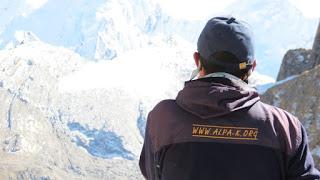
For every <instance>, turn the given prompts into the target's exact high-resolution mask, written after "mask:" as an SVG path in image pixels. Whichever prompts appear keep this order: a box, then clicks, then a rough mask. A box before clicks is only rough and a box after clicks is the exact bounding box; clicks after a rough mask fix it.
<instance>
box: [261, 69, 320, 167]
mask: <svg viewBox="0 0 320 180" xmlns="http://www.w3.org/2000/svg"><path fill="white" fill-rule="evenodd" d="M319 89H320V66H317V67H316V68H314V69H312V70H310V71H305V72H304V73H303V74H302V75H300V76H297V77H296V78H294V79H292V80H289V81H287V82H285V83H282V84H279V85H276V86H274V87H273V88H271V89H269V90H268V91H267V92H266V93H264V94H263V95H262V101H263V102H265V103H268V104H272V105H275V106H278V107H281V108H283V109H286V110H287V111H289V112H291V113H292V114H294V115H295V116H297V117H298V118H299V119H300V121H301V122H302V123H303V125H304V126H305V128H306V130H307V132H308V135H309V141H310V148H311V150H312V153H313V155H314V159H315V162H316V164H317V167H318V168H320V138H319V137H320V90H319Z"/></svg>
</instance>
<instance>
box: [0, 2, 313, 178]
mask: <svg viewBox="0 0 320 180" xmlns="http://www.w3.org/2000/svg"><path fill="white" fill-rule="evenodd" d="M30 2H31V1H29V0H28V1H21V0H3V1H2V2H1V4H0V99H1V101H0V129H1V131H0V147H1V149H0V179H3V178H5V179H10V178H16V179H19V178H20V179H28V178H29V179H30V178H31V179H32V178H33V179H141V175H140V173H139V170H138V164H137V163H138V162H137V161H138V157H139V153H140V149H141V146H142V142H143V133H144V128H145V121H146V116H147V113H148V112H149V111H150V110H151V109H152V108H153V106H154V105H155V104H156V103H157V102H158V101H160V100H162V99H165V98H174V97H175V96H176V94H177V92H178V90H179V89H181V88H182V86H183V82H184V81H185V80H188V78H189V74H190V72H191V71H192V69H193V68H194V65H193V60H192V53H193V51H194V50H195V41H196V39H197V37H198V34H199V33H200V30H201V29H202V28H203V26H204V23H205V22H206V20H203V21H193V20H192V21H190V20H187V19H175V18H174V17H170V16H168V15H166V14H165V13H164V11H163V10H162V7H161V5H159V4H157V3H156V2H154V1H151V0H92V1H90V2H89V1H86V0H70V1H62V0H42V1H39V2H41V4H40V5H39V4H30ZM34 2H36V1H34ZM277 8H279V9H281V10H277ZM227 11H228V12H230V14H233V15H236V16H240V17H241V18H243V19H245V20H247V21H248V22H250V24H252V26H253V29H254V33H255V36H256V37H257V41H258V42H257V56H258V59H259V60H260V63H259V64H260V68H258V71H259V72H260V73H266V74H268V75H271V76H273V77H275V76H276V74H273V73H275V71H276V70H277V68H276V66H277V63H278V61H279V64H280V60H281V58H282V56H283V54H281V50H282V49H283V50H284V51H285V49H286V48H287V47H295V46H298V47H300V46H304V45H306V44H307V45H309V43H310V44H311V43H312V37H313V36H314V31H315V26H316V20H308V19H306V18H304V17H303V16H302V14H301V13H299V11H297V10H296V9H295V8H294V7H293V6H291V5H290V4H288V2H287V1H279V0H270V1H255V3H252V1H246V0H241V1H236V2H235V3H234V4H233V5H231V6H230V7H229V8H228V10H227ZM213 14H214V13H213ZM313 22H315V24H313ZM299 24H300V25H299ZM313 27H314V29H313ZM284 32H285V33H284ZM297 32H298V35H297ZM267 36H268V37H267ZM309 41H310V42H309ZM301 44H302V45H301ZM310 46H311V45H310ZM270 52H273V53H270ZM268 53H269V54H268ZM111 59H112V61H104V60H111ZM269 60H270V61H269ZM269 62H270V64H271V65H272V68H269V65H270V64H269ZM250 82H251V83H252V84H254V85H261V84H265V83H270V82H273V79H272V78H270V77H268V76H265V75H261V74H259V73H255V74H254V76H253V77H252V79H251V80H250Z"/></svg>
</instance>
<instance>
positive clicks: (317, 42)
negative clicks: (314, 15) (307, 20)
mask: <svg viewBox="0 0 320 180" xmlns="http://www.w3.org/2000/svg"><path fill="white" fill-rule="evenodd" d="M311 60H312V61H313V62H315V65H318V64H320V22H319V25H318V29H317V32H316V37H315V39H314V42H313V47H312V54H311Z"/></svg>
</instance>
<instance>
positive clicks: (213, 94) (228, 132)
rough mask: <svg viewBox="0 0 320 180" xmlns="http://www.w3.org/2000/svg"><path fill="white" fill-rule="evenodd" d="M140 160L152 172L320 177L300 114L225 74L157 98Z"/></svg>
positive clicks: (174, 176)
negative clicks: (172, 95) (268, 100)
mask: <svg viewBox="0 0 320 180" xmlns="http://www.w3.org/2000/svg"><path fill="white" fill-rule="evenodd" d="M139 164H140V169H141V172H142V174H143V175H144V176H145V178H146V179H152V180H153V179H162V180H300V179H301V180H302V179H303V180H315V179H320V175H319V172H318V171H317V170H316V169H315V168H314V162H313V159H312V156H311V154H310V151H309V148H308V142H307V135H306V131H305V130H304V128H303V126H302V125H301V123H300V122H299V120H298V119H297V118H296V117H294V116H293V115H291V114H290V113H288V112H286V111H284V110H282V109H280V108H277V107H274V106H270V105H267V104H264V103H262V102H261V101H260V98H259V95H258V93H257V92H256V91H255V90H254V89H252V88H250V87H248V86H247V85H244V83H243V84H235V83H234V82H233V81H231V80H229V79H227V78H217V77H211V78H204V79H198V80H194V81H188V82H186V84H185V87H184V89H183V90H181V91H180V92H179V94H178V96H177V98H176V99H175V100H164V101H162V102H160V103H159V104H158V105H156V107H155V108H154V109H153V110H152V111H151V112H150V113H149V115H148V120H147V127H146V133H145V141H144V145H143V149H142V152H141V156H140V163H139Z"/></svg>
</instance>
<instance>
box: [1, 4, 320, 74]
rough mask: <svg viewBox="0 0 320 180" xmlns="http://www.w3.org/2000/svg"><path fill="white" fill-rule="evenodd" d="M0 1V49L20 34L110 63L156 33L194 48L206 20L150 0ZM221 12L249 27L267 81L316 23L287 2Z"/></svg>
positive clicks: (307, 41) (303, 44)
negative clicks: (176, 15)
mask: <svg viewBox="0 0 320 180" xmlns="http://www.w3.org/2000/svg"><path fill="white" fill-rule="evenodd" d="M3 1H4V2H3V3H1V5H0V9H2V11H1V12H0V14H1V17H0V22H1V24H0V48H4V47H5V46H6V45H7V44H8V43H10V42H12V40H14V35H15V32H16V31H21V30H22V31H30V32H32V33H34V34H36V35H37V36H38V37H39V38H40V40H42V41H44V42H46V43H49V44H52V45H56V46H63V47H66V48H69V49H72V50H74V51H75V52H77V53H79V54H80V55H81V56H83V57H85V58H89V59H114V58H115V57H117V56H119V55H121V54H122V53H124V52H127V51H131V50H135V49H138V48H141V47H142V48H145V47H149V46H150V45H151V43H150V39H152V38H153V37H154V36H158V35H159V34H160V35H163V36H165V37H166V38H168V39H170V37H171V36H173V35H174V36H180V37H181V38H183V39H186V40H187V41H189V42H190V43H192V44H194V47H195V42H196V40H197V37H198V35H199V33H200V31H201V29H202V28H203V26H204V24H205V23H206V21H207V19H203V20H202V21H194V20H188V19H175V18H174V17H170V16H168V15H166V14H165V13H164V11H163V9H162V7H161V6H160V5H159V4H158V3H156V2H155V1H152V0H93V1H90V2H88V1H85V0H78V1H75V0H72V1H67V2H66V1H63V0H44V2H45V3H43V5H42V6H40V7H38V8H32V7H31V6H30V4H28V3H26V2H23V1H20V0H13V1H9V0H3ZM182 8H183V7H182ZM224 12H225V14H229V15H233V16H236V17H239V18H241V19H244V20H246V21H247V22H248V23H250V24H251V26H252V29H253V32H254V34H255V38H256V52H257V53H256V56H257V59H258V60H259V66H258V71H259V72H260V73H262V74H267V75H269V76H272V77H275V76H276V74H277V71H278V69H279V67H280V62H281V59H282V56H283V54H284V53H285V51H286V50H287V49H289V48H290V49H292V48H298V47H311V45H312V40H313V37H314V33H315V28H316V25H317V21H318V19H308V18H305V17H304V16H303V14H302V13H301V12H300V11H299V10H297V9H296V8H295V6H293V5H292V4H291V3H290V2H289V1H288V0H270V1H263V0H258V1H254V2H253V1H250V0H238V1H234V3H232V4H231V5H230V6H229V7H227V8H226V9H225V11H224ZM214 15H217V14H216V13H215V12H212V16H214ZM209 18H210V17H208V19H209ZM270 66H271V67H273V68H269V67H270Z"/></svg>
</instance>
